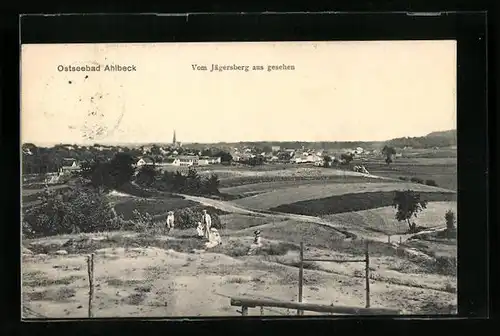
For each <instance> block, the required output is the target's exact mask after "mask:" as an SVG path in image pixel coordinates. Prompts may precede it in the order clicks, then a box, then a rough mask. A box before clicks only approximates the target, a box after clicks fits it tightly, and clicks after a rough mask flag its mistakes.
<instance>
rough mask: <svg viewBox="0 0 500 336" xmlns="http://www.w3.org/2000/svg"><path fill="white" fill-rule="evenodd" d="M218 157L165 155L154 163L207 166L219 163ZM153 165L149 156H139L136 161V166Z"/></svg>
mask: <svg viewBox="0 0 500 336" xmlns="http://www.w3.org/2000/svg"><path fill="white" fill-rule="evenodd" d="M220 163H221V158H220V157H210V156H198V155H179V156H175V157H167V158H165V159H164V160H163V161H162V162H161V163H156V165H161V166H170V165H171V166H179V167H191V166H208V165H213V164H220ZM147 165H155V162H154V161H153V160H152V159H151V158H147V157H145V158H141V159H139V161H137V163H136V166H137V167H141V166H147Z"/></svg>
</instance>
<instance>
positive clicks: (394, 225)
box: [322, 202, 457, 235]
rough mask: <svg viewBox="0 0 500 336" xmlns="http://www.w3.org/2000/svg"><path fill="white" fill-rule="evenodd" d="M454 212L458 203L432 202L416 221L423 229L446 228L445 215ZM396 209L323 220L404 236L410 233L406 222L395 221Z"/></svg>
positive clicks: (327, 217)
mask: <svg viewBox="0 0 500 336" xmlns="http://www.w3.org/2000/svg"><path fill="white" fill-rule="evenodd" d="M448 210H453V211H454V212H455V214H456V213H457V203H456V202H430V203H429V204H428V205H427V209H425V210H424V211H422V212H421V213H420V214H419V215H418V217H417V218H416V219H415V223H416V224H417V225H418V226H422V227H436V226H445V225H446V224H445V220H444V215H445V213H446V211H448ZM395 214H396V209H394V207H392V206H387V207H382V208H374V209H369V210H362V211H353V212H345V213H337V214H332V215H326V216H323V217H322V218H324V219H327V220H328V221H331V222H332V223H336V224H340V225H342V226H345V227H346V228H347V230H349V229H350V228H364V229H368V230H373V231H378V232H382V233H385V234H387V235H393V234H403V233H405V232H406V231H408V226H407V224H406V223H405V222H398V221H397V220H396V219H395V217H394V216H395Z"/></svg>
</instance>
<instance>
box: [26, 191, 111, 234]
mask: <svg viewBox="0 0 500 336" xmlns="http://www.w3.org/2000/svg"><path fill="white" fill-rule="evenodd" d="M23 220H24V221H25V224H24V225H23V229H24V230H25V231H24V233H25V235H26V236H27V237H39V236H47V235H56V234H69V233H76V232H97V231H107V230H115V229H118V228H119V223H118V221H117V220H116V217H115V214H114V213H113V209H112V207H111V205H110V203H109V202H108V200H107V198H106V196H105V195H104V194H102V193H100V192H99V191H96V190H94V189H89V188H74V189H70V190H68V191H64V192H58V193H56V192H54V191H51V190H50V189H49V188H46V189H45V190H44V193H43V195H42V204H41V205H40V206H39V207H35V208H33V209H32V210H29V211H26V213H25V215H24V216H23Z"/></svg>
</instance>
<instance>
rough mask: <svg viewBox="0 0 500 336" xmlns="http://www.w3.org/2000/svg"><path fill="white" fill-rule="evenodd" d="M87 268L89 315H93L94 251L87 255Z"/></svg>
mask: <svg viewBox="0 0 500 336" xmlns="http://www.w3.org/2000/svg"><path fill="white" fill-rule="evenodd" d="M87 269H88V275H89V307H88V308H89V311H88V314H89V317H94V312H93V307H92V305H93V302H92V300H93V298H94V253H92V254H91V255H89V256H87Z"/></svg>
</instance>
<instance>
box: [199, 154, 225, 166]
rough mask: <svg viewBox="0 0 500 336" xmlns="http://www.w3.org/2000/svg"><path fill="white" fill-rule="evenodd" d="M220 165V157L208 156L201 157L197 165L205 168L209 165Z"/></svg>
mask: <svg viewBox="0 0 500 336" xmlns="http://www.w3.org/2000/svg"><path fill="white" fill-rule="evenodd" d="M219 163H221V158H220V157H210V156H202V157H200V158H199V160H198V165H200V166H207V165H211V164H219Z"/></svg>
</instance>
